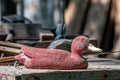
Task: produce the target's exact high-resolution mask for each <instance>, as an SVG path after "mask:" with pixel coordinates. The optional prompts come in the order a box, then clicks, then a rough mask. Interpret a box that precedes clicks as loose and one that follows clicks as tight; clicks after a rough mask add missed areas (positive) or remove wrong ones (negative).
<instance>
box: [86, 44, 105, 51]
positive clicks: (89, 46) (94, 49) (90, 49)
mask: <svg viewBox="0 0 120 80" xmlns="http://www.w3.org/2000/svg"><path fill="white" fill-rule="evenodd" d="M88 51H91V52H102V51H103V50H102V49H100V48H97V47H95V46H93V45H92V44H91V43H89V45H88Z"/></svg>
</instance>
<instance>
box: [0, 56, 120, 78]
mask: <svg viewBox="0 0 120 80" xmlns="http://www.w3.org/2000/svg"><path fill="white" fill-rule="evenodd" d="M88 62H89V67H88V69H79V70H48V69H26V68H25V67H24V66H20V68H19V69H16V68H15V67H13V66H0V73H1V76H0V80H120V61H119V60H113V59H99V58H96V59H88Z"/></svg>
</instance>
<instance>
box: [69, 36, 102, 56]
mask: <svg viewBox="0 0 120 80" xmlns="http://www.w3.org/2000/svg"><path fill="white" fill-rule="evenodd" d="M71 51H72V52H75V53H80V54H82V53H83V52H85V51H91V52H102V49H100V48H97V47H95V46H93V45H92V44H91V43H89V38H88V37H86V36H78V37H76V38H75V39H73V41H72V45H71Z"/></svg>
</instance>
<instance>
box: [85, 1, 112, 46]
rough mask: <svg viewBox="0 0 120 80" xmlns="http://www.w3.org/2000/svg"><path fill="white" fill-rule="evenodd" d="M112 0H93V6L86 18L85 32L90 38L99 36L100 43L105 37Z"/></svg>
mask: <svg viewBox="0 0 120 80" xmlns="http://www.w3.org/2000/svg"><path fill="white" fill-rule="evenodd" d="M109 6H110V0H91V6H90V9H89V12H88V16H87V19H86V24H85V29H84V31H83V34H85V35H89V37H90V38H97V39H98V44H99V43H100V41H101V39H102V37H103V31H104V28H105V24H106V20H107V16H106V15H107V14H108V12H109Z"/></svg>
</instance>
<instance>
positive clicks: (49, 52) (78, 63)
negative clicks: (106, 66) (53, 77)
mask: <svg viewBox="0 0 120 80" xmlns="http://www.w3.org/2000/svg"><path fill="white" fill-rule="evenodd" d="M88 44H89V39H88V38H87V37H85V36H78V37H76V38H75V39H73V41H72V44H71V53H70V52H68V51H66V50H60V49H44V48H33V47H28V46H23V47H22V48H21V51H22V52H21V53H20V54H19V55H17V56H15V57H14V58H15V59H16V60H18V61H19V62H21V63H23V64H24V66H25V67H27V68H31V69H63V70H69V69H86V68H87V67H88V62H87V60H86V59H85V58H83V57H82V53H83V52H84V51H86V50H87V48H88Z"/></svg>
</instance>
